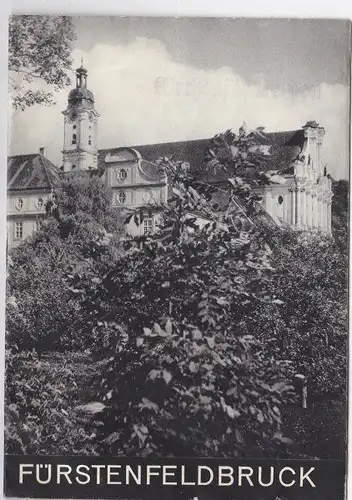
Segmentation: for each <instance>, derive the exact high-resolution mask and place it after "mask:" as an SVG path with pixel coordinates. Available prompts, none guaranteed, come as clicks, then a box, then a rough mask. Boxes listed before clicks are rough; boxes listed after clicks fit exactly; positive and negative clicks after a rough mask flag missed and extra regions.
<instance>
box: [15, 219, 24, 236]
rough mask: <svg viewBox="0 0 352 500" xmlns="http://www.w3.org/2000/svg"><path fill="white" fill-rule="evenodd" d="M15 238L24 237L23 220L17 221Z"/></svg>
mask: <svg viewBox="0 0 352 500" xmlns="http://www.w3.org/2000/svg"><path fill="white" fill-rule="evenodd" d="M15 238H16V240H22V238H23V222H16V223H15Z"/></svg>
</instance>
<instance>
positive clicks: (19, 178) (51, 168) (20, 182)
mask: <svg viewBox="0 0 352 500" xmlns="http://www.w3.org/2000/svg"><path fill="white" fill-rule="evenodd" d="M59 179H60V173H59V170H58V168H57V167H55V165H54V164H53V163H51V161H50V160H48V159H47V158H45V156H43V155H42V154H39V153H36V154H29V155H18V156H9V157H8V159H7V188H8V189H9V190H17V189H18V190H23V189H51V188H52V187H53V186H54V185H55V183H56V182H58V181H59Z"/></svg>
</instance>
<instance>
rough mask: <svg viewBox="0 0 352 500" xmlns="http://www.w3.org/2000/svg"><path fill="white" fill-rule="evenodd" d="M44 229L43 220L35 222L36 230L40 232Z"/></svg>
mask: <svg viewBox="0 0 352 500" xmlns="http://www.w3.org/2000/svg"><path fill="white" fill-rule="evenodd" d="M42 229H43V220H42V219H37V220H36V221H35V230H36V231H37V232H38V231H41V230H42Z"/></svg>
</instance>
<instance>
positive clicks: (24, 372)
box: [5, 350, 93, 455]
mask: <svg viewBox="0 0 352 500" xmlns="http://www.w3.org/2000/svg"><path fill="white" fill-rule="evenodd" d="M71 357H72V356H71ZM75 358H76V359H75V360H74V361H75V363H74V364H72V362H71V364H69V363H67V358H66V359H65V360H63V359H62V357H58V359H55V356H51V357H50V358H46V357H38V355H37V353H36V352H35V351H20V352H12V351H11V350H8V351H7V353H6V385H5V399H6V402H7V404H6V408H5V447H6V448H5V449H6V453H14V454H22V453H23V454H34V455H41V454H51V455H55V454H57V455H60V454H62V455H65V454H68V453H70V454H72V453H77V454H79V453H81V454H82V453H83V454H84V453H92V452H93V449H92V446H91V441H90V439H89V435H88V434H87V433H86V431H85V430H84V426H82V425H79V422H78V421H77V418H76V414H75V411H74V410H75V409H74V407H73V406H72V403H71V402H72V400H75V399H77V398H78V397H81V394H80V395H79V396H78V394H77V393H78V392H80V391H82V388H81V387H80V388H78V386H77V380H78V378H79V377H78V376H77V373H79V366H78V365H79V361H80V358H79V357H78V356H76V357H75ZM86 376H87V373H86V374H85V377H86Z"/></svg>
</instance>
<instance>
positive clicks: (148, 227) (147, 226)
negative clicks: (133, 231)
mask: <svg viewBox="0 0 352 500" xmlns="http://www.w3.org/2000/svg"><path fill="white" fill-rule="evenodd" d="M152 232H153V219H152V218H148V219H144V220H143V234H144V235H145V236H146V235H148V234H151V233H152Z"/></svg>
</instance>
